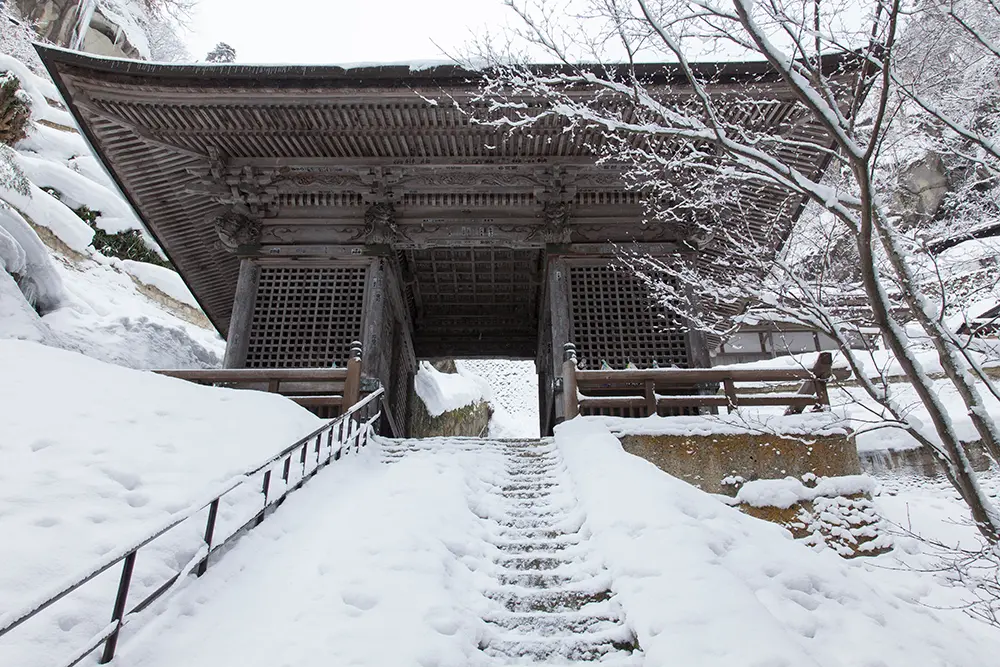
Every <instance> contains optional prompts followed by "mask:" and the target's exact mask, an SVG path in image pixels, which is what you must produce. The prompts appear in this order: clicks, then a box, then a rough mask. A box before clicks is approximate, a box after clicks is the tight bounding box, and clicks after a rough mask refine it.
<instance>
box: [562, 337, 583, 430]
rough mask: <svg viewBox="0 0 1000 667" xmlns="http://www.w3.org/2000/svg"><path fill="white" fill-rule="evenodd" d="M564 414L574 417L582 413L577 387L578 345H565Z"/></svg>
mask: <svg viewBox="0 0 1000 667" xmlns="http://www.w3.org/2000/svg"><path fill="white" fill-rule="evenodd" d="M563 414H564V415H565V418H566V419H572V418H573V417H576V416H577V415H579V414H580V400H579V396H578V395H577V388H576V346H575V345H573V343H566V344H565V345H563Z"/></svg>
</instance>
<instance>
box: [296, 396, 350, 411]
mask: <svg viewBox="0 0 1000 667" xmlns="http://www.w3.org/2000/svg"><path fill="white" fill-rule="evenodd" d="M285 398H288V399H291V400H293V401H295V402H296V403H298V404H299V405H301V406H302V407H304V408H340V407H344V397H343V396H286V397H285Z"/></svg>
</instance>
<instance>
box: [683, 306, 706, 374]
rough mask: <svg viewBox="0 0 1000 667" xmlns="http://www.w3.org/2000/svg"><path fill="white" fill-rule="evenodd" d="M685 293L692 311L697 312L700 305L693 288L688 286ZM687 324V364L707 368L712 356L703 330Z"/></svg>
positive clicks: (692, 366)
mask: <svg viewBox="0 0 1000 667" xmlns="http://www.w3.org/2000/svg"><path fill="white" fill-rule="evenodd" d="M685 293H686V295H687V300H688V306H689V307H690V308H691V310H692V312H694V313H699V312H700V308H701V305H700V303H699V301H698V297H697V295H696V294H695V293H694V290H693V289H692V288H690V287H688V288H687V289H686V290H685ZM688 326H689V327H690V328H689V329H688V334H687V347H688V365H690V366H691V368H709V367H710V366H711V365H712V357H711V355H710V354H709V351H708V337H707V336H706V335H705V332H704V331H701V330H699V329H695V328H694V327H691V326H690V324H688Z"/></svg>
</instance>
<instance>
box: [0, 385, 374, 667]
mask: <svg viewBox="0 0 1000 667" xmlns="http://www.w3.org/2000/svg"><path fill="white" fill-rule="evenodd" d="M373 406H374V407H376V408H383V409H384V407H385V390H384V389H383V388H381V387H380V388H378V389H376V390H375V391H374V392H372V393H370V394H368V395H367V396H366V397H365V398H364V399H362V400H361V401H359V402H358V403H357V404H355V405H353V406H352V407H351V408H350V409H349V410H347V411H346V412H345V413H344V414H343V415H341V416H339V417H337V418H336V419H333V420H331V421H329V422H327V423H326V424H324V425H323V426H321V427H319V428H318V429H316V430H315V431H313V432H312V433H310V434H308V435H306V436H304V437H303V438H300V439H299V440H297V441H296V442H294V443H293V444H291V445H289V446H288V447H285V448H284V449H282V450H281V451H280V452H279V453H277V454H275V455H274V456H271V457H269V458H268V459H267V460H266V461H264V462H262V463H260V464H258V465H255V466H254V467H252V468H249V469H247V470H246V471H244V472H243V473H241V474H239V475H236V476H234V477H233V478H231V479H230V480H229V481H227V482H226V483H225V484H222V485H221V486H220V487H218V488H217V489H216V491H214V492H213V495H212V496H210V500H208V501H199V502H198V503H196V504H194V505H191V506H189V507H188V509H186V510H184V511H182V512H181V513H180V514H175V515H174V516H173V517H171V519H170V520H169V521H168V522H166V523H165V524H163V525H162V526H160V527H159V528H158V529H156V530H155V531H153V532H152V533H151V534H149V535H148V536H146V537H144V538H142V539H141V540H139V541H138V542H134V543H131V544H129V545H127V546H125V547H123V548H121V549H118V550H117V551H115V552H113V554H112V555H110V556H107V557H105V558H104V559H103V560H101V561H98V562H97V563H94V564H93V565H92V566H91V567H90V568H88V569H87V570H86V571H85V572H83V573H81V574H77V575H76V576H75V577H73V578H72V579H71V580H69V582H64V583H61V584H60V585H58V586H56V587H54V588H53V589H50V590H49V591H46V592H45V593H43V594H42V595H40V596H38V597H37V598H36V599H35V600H33V601H32V602H30V603H28V604H27V605H25V606H23V607H22V608H21V609H20V610H14V611H10V612H8V613H6V614H4V616H3V617H0V637H3V636H4V635H6V634H7V633H9V632H10V631H12V630H14V629H15V628H17V627H18V626H20V625H21V624H22V623H24V622H25V621H27V620H29V619H31V618H33V617H34V616H36V615H37V614H39V613H41V612H42V611H44V610H45V609H48V608H49V607H51V606H52V605H53V604H55V603H56V602H58V601H59V600H61V599H63V598H64V597H66V596H67V595H69V594H70V593H73V592H74V591H76V590H78V589H79V588H81V587H82V586H84V585H85V584H87V583H88V582H90V581H92V580H93V579H95V578H96V577H97V576H99V575H100V574H102V573H104V572H107V571H108V570H109V569H111V568H112V567H114V566H115V565H117V564H118V563H123V567H122V577H121V581H120V582H119V586H118V594H117V596H116V598H115V606H114V610H113V612H112V617H111V622H110V623H109V624H108V625H107V626H106V627H105V628H104V629H102V630H101V631H100V632H99V633H97V634H96V635H94V637H93V638H92V639H91V641H90V642H88V644H87V646H86V647H84V648H83V649H81V650H80V651H77V652H75V653H74V654H73V657H72V658H71V660H70V661H69V662H66V663H64V665H65V667H73V665H76V664H77V663H78V662H80V661H81V660H83V659H84V658H85V657H86V656H87V655H89V654H90V653H92V652H93V651H94V650H95V649H96V648H97V647H98V646H100V645H101V644H102V643H103V644H104V653H103V655H102V657H101V660H100V663H101V664H105V663H107V662H110V661H111V659H112V658H113V657H114V654H115V648H116V646H117V643H118V635H119V632H120V631H121V628H122V627H123V626H124V625H125V624H126V623H127V622H128V619H129V617H130V616H132V615H134V614H137V613H139V612H141V611H142V610H143V609H145V608H147V607H148V606H149V605H150V604H152V603H153V602H154V601H155V600H157V599H158V598H160V597H161V596H162V595H163V594H164V593H166V592H167V591H168V590H170V588H172V587H173V585H174V584H175V583H177V582H178V581H179V580H181V579H183V578H184V577H186V576H187V575H188V574H190V573H191V572H192V571H195V572H196V574H197V575H198V576H201V575H202V574H204V573H205V571H206V569H207V568H208V563H209V558H210V556H211V555H212V554H213V553H214V552H216V551H218V550H220V549H222V548H224V547H225V546H227V545H228V544H229V543H230V542H232V541H233V540H235V539H236V538H238V537H240V536H242V535H243V534H244V533H245V532H246V531H247V530H249V529H252V528H254V527H256V526H258V525H260V523H261V522H262V521H263V520H264V519H265V518H266V516H268V513H269V511H273V510H274V509H275V508H276V507H277V506H278V505H280V504H281V503H282V502H284V500H285V498H286V497H287V496H288V494H289V493H291V492H292V491H294V490H295V489H298V488H299V487H301V486H302V484H303V483H305V482H306V480H308V479H309V478H311V477H312V476H313V475H315V474H316V472H318V471H319V470H320V469H321V468H322V467H324V466H325V465H328V464H329V463H330V461H331V460H338V459H339V458H340V456H341V454H342V453H343V452H344V451H345V447H346V451H350V449H351V447H352V446H353V447H354V449H355V451H358V450H360V449H361V447H363V446H365V445H366V444H367V442H368V438H369V435H370V433H371V427H372V426H373V425H374V424H376V423H377V422H378V420H379V419H380V418H381V416H382V410H381V409H377V410H375V411H374V412H372V407H373ZM352 426H353V427H352ZM335 434H336V437H337V440H336V442H335V441H334V436H335ZM324 435H326V436H327V437H326V448H327V454H326V459H325V460H321V449H323V436H324ZM311 444H315V456H316V459H315V466H314V467H313V468H312V469H311V470H309V471H308V473H307V471H306V467H307V466H306V458H307V456H308V450H309V447H310V445H311ZM334 444H336V445H337V447H336V451H335V450H334ZM296 450H301V454H300V456H299V462H300V464H301V466H302V473H301V476H300V477H299V479H298V481H297V482H296V483H295V485H294V486H291V487H289V486H288V485H287V482H288V479H289V476H290V473H291V462H292V456H293V454H294V453H295V452H296ZM282 460H283V466H282V473H281V474H282V478H283V480H284V482H285V483H286V485H285V488H284V490H283V491H282V492H281V494H280V495H278V496H277V497H275V498H274V499H271V498H269V493H268V492H269V491H270V486H271V473H272V470H271V467H272V466H274V465H276V464H278V463H279V462H282ZM261 472H263V473H264V476H263V480H262V484H261V493H262V494H263V496H264V505H263V507H262V508H261V509H260V511H259V512H257V514H255V515H254V516H253V517H252V518H251V519H250V520H249V521H247V522H246V523H244V524H243V525H242V526H240V527H239V528H237V529H236V530H235V531H233V532H232V533H231V534H230V535H229V536H228V537H227V538H226V539H225V540H223V541H221V542H219V543H217V544H214V545H213V538H214V533H215V522H216V517H217V514H218V508H219V501H220V500H221V499H222V498H223V497H224V496H225V495H226V494H228V493H229V492H231V491H233V490H234V489H236V488H238V487H240V486H243V485H244V484H247V483H249V482H250V480H251V478H252V477H254V476H255V475H257V474H258V473H261ZM220 489H221V490H220ZM206 508H207V509H208V519H207V522H206V525H205V534H204V541H205V543H204V544H203V545H202V547H201V548H200V549H199V550H198V552H197V553H195V555H194V556H193V557H192V558H191V559H190V560H189V561H188V563H187V564H186V565H185V566H184V567H183V568H181V571H180V572H178V573H177V574H175V575H174V576H172V577H171V578H169V579H168V580H167V581H166V582H165V583H163V584H162V585H161V586H160V587H159V588H157V589H156V590H155V591H153V592H152V593H151V594H150V595H148V596H147V597H146V598H144V599H143V600H142V602H140V603H139V604H137V605H135V606H134V607H133V608H132V609H131V610H128V611H126V608H127V602H128V590H129V586H130V584H131V579H132V570H133V567H134V564H135V557H136V554H137V553H138V551H139V550H140V549H142V548H143V547H144V546H146V545H148V544H149V543H150V542H153V541H154V540H156V539H157V538H159V537H161V536H162V535H164V534H165V533H167V532H169V531H170V530H171V529H173V528H176V527H177V526H179V525H180V524H182V523H184V522H185V521H188V520H189V519H191V518H193V517H194V516H195V515H197V514H199V513H200V512H202V511H204V510H205V509H206Z"/></svg>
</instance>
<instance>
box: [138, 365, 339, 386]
mask: <svg viewBox="0 0 1000 667" xmlns="http://www.w3.org/2000/svg"><path fill="white" fill-rule="evenodd" d="M153 372H154V373H157V374H158V375H166V376H168V377H173V378H178V379H180V380H189V381H191V382H202V383H214V382H265V383H266V382H269V381H270V380H272V379H276V380H279V381H300V382H338V381H339V382H343V381H344V380H346V379H347V369H346V368H197V369H165V370H157V371H153Z"/></svg>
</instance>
